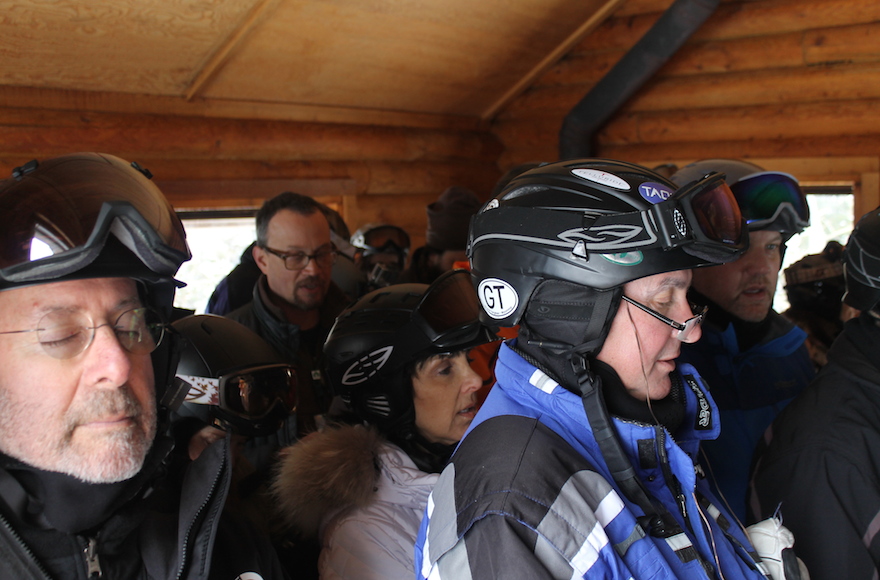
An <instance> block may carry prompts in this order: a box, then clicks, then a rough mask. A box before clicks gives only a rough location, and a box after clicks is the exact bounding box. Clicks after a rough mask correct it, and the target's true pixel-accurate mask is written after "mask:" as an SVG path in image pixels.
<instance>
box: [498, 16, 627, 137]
mask: <svg viewBox="0 0 880 580" xmlns="http://www.w3.org/2000/svg"><path fill="white" fill-rule="evenodd" d="M623 2H624V0H606V2H605V3H604V4H602V6H601V7H600V8H599V9H598V10H596V11H595V12H593V14H591V15H590V17H589V18H588V19H587V21H586V22H584V23H582V24H581V25H580V26H578V28H577V30H575V31H574V32H573V33H571V34H570V35H569V36H568V38H566V39H565V40H563V41H562V43H560V44H559V46H557V47H556V48H555V49H553V50H552V51H551V52H550V53H549V54H547V55H546V56H545V57H544V58H543V59H541V62H539V63H538V64H537V65H535V66H534V67H533V68H532V69H531V70H530V71H529V72H528V73H526V74H525V76H523V77H522V78H521V79H520V80H519V81H518V82H517V83H516V84H515V85H514V86H512V87H511V88H510V89H509V90H508V91H507V92H505V93H504V94H503V95H502V96H501V98H500V99H498V100H497V101H495V102H494V103H492V105H490V106H489V108H488V109H486V111H484V112H483V114H482V116H481V117H482V119H483V120H484V121H489V120H491V119H492V118H493V117H495V115H497V114H498V111H500V110H501V109H502V108H504V107H505V106H507V104H508V103H510V102H511V101H513V99H515V98H516V97H517V96H518V95H520V94H522V92H523V91H525V90H526V89H527V88H528V87H529V86H531V85H532V84H533V83H534V82H535V80H536V79H538V78H539V77H540V76H541V75H542V74H544V72H545V71H546V70H547V69H549V68H550V67H551V66H552V65H553V64H554V63H556V62H557V61H559V59H560V58H562V57H563V56H564V55H565V54H567V53H568V52H569V51H570V50H571V48H572V47H573V46H575V45H576V44H577V43H578V42H580V41H581V40H583V39H584V38H585V37H586V36H587V35H589V34H590V33H591V32H593V31H594V30H595V29H596V27H597V26H599V25H600V24H601V23H602V22H603V21H605V19H607V18H608V16H609V15H610V14H612V13H613V12H614V11H615V10H616V9H617V8H618V7H619V6H620V5H621V4H622V3H623Z"/></svg>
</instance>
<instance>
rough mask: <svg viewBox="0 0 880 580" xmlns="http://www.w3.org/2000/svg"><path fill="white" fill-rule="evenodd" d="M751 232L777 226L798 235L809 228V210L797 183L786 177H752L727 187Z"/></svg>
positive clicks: (773, 174) (778, 174)
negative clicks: (731, 192)
mask: <svg viewBox="0 0 880 580" xmlns="http://www.w3.org/2000/svg"><path fill="white" fill-rule="evenodd" d="M730 189H731V190H732V191H733V195H734V196H735V197H736V201H737V203H738V204H739V207H740V211H742V214H743V217H744V218H745V220H746V223H747V224H748V227H749V229H751V230H760V229H765V228H769V227H771V226H775V225H776V226H778V227H779V228H780V231H790V232H799V231H802V230H803V229H804V228H805V227H807V226H808V225H810V206H809V205H808V204H807V196H806V194H805V193H804V191H803V190H802V189H801V187H800V185H799V184H798V182H797V180H796V179H795V178H794V177H793V176H791V175H789V174H788V173H781V172H778V171H764V172H761V173H753V174H752V175H749V176H746V177H744V178H743V179H740V180H739V181H737V182H736V183H734V184H733V185H731V186H730Z"/></svg>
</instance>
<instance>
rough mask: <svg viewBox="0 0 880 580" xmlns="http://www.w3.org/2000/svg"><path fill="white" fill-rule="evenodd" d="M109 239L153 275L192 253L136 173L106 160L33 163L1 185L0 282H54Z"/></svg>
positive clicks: (166, 207) (169, 270)
mask: <svg viewBox="0 0 880 580" xmlns="http://www.w3.org/2000/svg"><path fill="white" fill-rule="evenodd" d="M110 233H112V234H114V235H115V236H116V238H118V239H119V240H120V241H121V242H122V243H123V244H124V245H125V246H126V247H127V248H128V249H129V250H131V251H132V252H133V253H134V254H135V255H136V256H137V257H138V258H139V259H140V260H141V261H142V262H143V263H144V264H145V265H146V266H147V267H148V268H149V269H150V270H151V271H153V272H155V273H156V274H158V275H160V276H168V277H171V276H173V275H174V274H175V273H176V272H177V269H178V268H179V266H180V264H181V263H182V262H184V261H186V260H188V259H189V258H190V257H191V255H190V252H189V248H188V247H187V245H186V234H185V233H184V230H183V226H182V225H181V223H180V220H179V219H178V218H177V215H176V214H175V213H174V210H173V209H172V208H171V206H170V204H169V203H168V201H167V200H166V199H165V197H164V196H163V195H162V193H161V192H160V191H159V189H158V188H157V187H156V186H155V185H153V184H152V182H150V181H149V180H148V178H147V177H146V174H145V173H143V170H141V169H140V168H139V167H137V166H135V165H134V164H132V165H128V164H126V163H125V162H123V161H122V160H121V159H118V158H115V157H113V156H110V155H98V154H77V155H69V156H65V157H59V158H56V159H52V160H50V161H47V162H46V163H44V164H43V165H40V164H38V163H37V162H36V161H32V162H30V163H29V164H27V165H26V166H24V167H21V168H18V169H17V170H16V172H14V178H13V179H8V180H6V181H5V182H0V281H6V282H12V283H28V282H37V281H44V280H51V279H54V278H59V277H62V276H65V275H67V274H71V273H74V272H76V271H78V270H80V269H82V268H83V267H85V266H87V265H88V264H90V263H91V262H92V261H93V260H94V259H95V258H96V257H97V256H98V255H99V254H100V253H101V250H102V248H103V247H104V244H105V242H106V240H107V236H108V235H109V234H110Z"/></svg>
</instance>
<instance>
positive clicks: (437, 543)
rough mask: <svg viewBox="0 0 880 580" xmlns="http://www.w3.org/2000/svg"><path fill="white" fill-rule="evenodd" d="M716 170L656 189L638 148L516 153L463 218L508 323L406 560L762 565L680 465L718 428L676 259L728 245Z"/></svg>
mask: <svg viewBox="0 0 880 580" xmlns="http://www.w3.org/2000/svg"><path fill="white" fill-rule="evenodd" d="M747 236H748V233H747V232H746V231H745V224H744V223H743V219H742V216H741V214H740V211H739V208H738V207H737V205H736V202H735V201H734V199H733V194H732V193H731V191H730V189H729V188H728V187H727V185H726V184H725V183H724V181H723V179H722V178H721V176H720V175H718V174H713V175H710V176H706V178H705V179H702V180H700V181H698V182H696V183H694V184H692V185H691V186H690V187H688V188H682V189H679V190H677V191H676V190H675V187H674V186H673V185H672V184H671V183H669V182H668V181H666V179H664V178H663V177H661V176H660V175H659V174H656V173H653V172H652V171H650V170H648V169H646V168H642V167H639V166H637V165H633V164H629V163H624V162H619V161H612V160H606V159H582V160H570V161H564V162H559V163H551V164H547V165H542V166H540V167H537V168H534V169H531V170H530V171H526V172H524V173H522V174H520V175H518V176H517V177H516V178H514V179H513V180H512V181H511V182H510V183H509V184H508V185H507V186H506V187H505V188H504V189H502V190H501V192H500V193H499V194H498V195H497V196H496V197H494V198H493V199H491V200H490V201H489V202H488V203H487V204H486V205H485V206H484V207H483V209H481V210H480V212H479V213H478V214H477V215H476V216H475V217H474V219H473V221H472V223H471V229H470V234H469V244H468V248H469V251H468V255H469V257H470V260H471V266H472V268H471V275H472V279H473V281H474V284H475V286H476V290H477V296H478V297H479V300H480V304H481V307H482V312H481V321H483V323H485V324H489V325H498V326H502V327H509V326H512V325H514V324H519V335H518V337H517V338H516V339H515V340H511V341H508V342H506V343H505V344H504V345H503V346H502V347H501V349H500V352H499V355H498V362H497V364H496V366H495V375H496V377H497V379H498V380H497V382H496V384H495V386H493V387H492V390H491V391H490V392H489V396H488V398H487V399H486V402H485V403H484V405H483V406H482V407H481V408H480V411H479V412H478V413H477V416H476V417H475V418H474V420H473V422H472V423H471V426H470V427H469V429H468V431H467V432H466V433H465V436H464V438H463V439H462V441H461V443H460V444H459V446H458V448H457V449H456V451H455V453H454V454H453V456H452V458H451V460H450V462H449V463H448V464H447V466H446V468H445V469H444V470H443V472H442V473H441V475H440V477H439V479H438V480H437V483H436V485H435V487H434V489H433V491H432V492H431V497H430V498H429V500H428V504H427V508H426V514H425V518H424V519H423V521H422V527H421V529H420V532H419V537H418V540H417V543H416V573H417V577H418V578H422V579H428V578H430V579H431V580H439V579H443V578H449V579H456V580H457V579H460V578H474V579H477V578H478V579H480V580H484V579H491V578H505V579H506V578H566V579H572V578H584V579H587V578H605V579H612V580H618V579H619V580H632V579H636V580H639V579H647V578H651V579H652V580H657V579H660V578H664V579H670V580H671V579H673V578H676V579H688V578H694V579H696V578H702V579H706V578H726V579H728V580H733V579H734V578H737V579H746V578H749V579H753V580H759V579H765V578H766V577H765V575H764V573H763V571H762V567H761V565H759V563H758V560H757V559H756V556H755V555H754V553H753V548H752V546H751V545H750V543H749V539H748V538H747V537H746V535H745V533H744V532H743V530H742V529H741V528H739V527H738V526H731V525H730V522H731V521H732V516H730V515H729V513H728V511H727V509H726V508H725V507H724V505H723V504H722V503H721V502H719V501H718V500H717V499H716V498H715V497H714V496H713V495H712V493H711V492H710V490H709V488H708V485H707V484H706V482H705V480H704V479H703V478H701V477H699V476H698V473H699V471H698V470H699V466H698V462H697V457H696V455H697V451H698V448H699V445H700V443H701V442H702V441H705V440H708V439H711V438H713V437H715V436H717V435H718V432H719V431H720V429H721V428H722V427H723V426H722V425H720V424H719V422H718V419H717V408H716V407H715V405H714V403H713V401H712V397H711V394H710V393H709V392H708V391H707V389H706V388H705V385H703V383H702V380H701V379H700V376H699V374H698V370H699V369H694V368H693V367H691V366H690V365H681V364H678V363H677V361H676V358H677V357H678V354H679V351H680V349H681V348H682V347H683V346H684V345H687V344H689V343H692V342H694V341H697V340H698V339H699V338H700V333H701V329H700V325H699V323H700V320H701V317H702V312H703V310H702V308H700V307H697V308H694V306H693V305H692V304H689V303H688V300H687V290H688V286H689V285H690V282H691V269H694V268H696V269H698V268H699V267H702V266H709V265H714V264H719V263H725V262H728V261H730V260H732V259H734V258H735V257H736V256H737V255H738V254H739V253H741V252H742V251H743V250H744V249H745V247H746V245H747Z"/></svg>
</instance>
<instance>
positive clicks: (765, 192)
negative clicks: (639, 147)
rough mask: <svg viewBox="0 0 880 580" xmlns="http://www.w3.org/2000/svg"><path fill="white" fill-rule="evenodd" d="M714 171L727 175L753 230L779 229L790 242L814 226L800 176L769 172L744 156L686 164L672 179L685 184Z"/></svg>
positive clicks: (747, 222) (726, 179)
mask: <svg viewBox="0 0 880 580" xmlns="http://www.w3.org/2000/svg"><path fill="white" fill-rule="evenodd" d="M713 171H716V172H719V173H723V174H724V175H725V176H726V177H725V181H727V184H728V185H729V186H730V189H731V191H733V195H734V197H736V201H737V204H739V209H740V211H741V212H742V214H743V218H745V220H746V224H747V225H748V228H749V231H758V230H773V231H778V232H781V233H782V239H783V241H788V239H789V238H791V236H793V235H795V234H799V233H801V232H802V231H804V229H805V228H806V227H807V226H809V225H810V206H809V205H808V204H807V196H806V195H805V194H804V192H803V190H802V189H801V187H800V184H799V183H798V181H797V179H796V178H795V177H794V176H793V175H790V174H788V173H784V172H782V171H765V170H764V168H762V167H760V166H759V165H755V164H754V163H751V162H749V161H743V160H741V159H703V160H701V161H695V162H694V163H691V164H689V165H686V166H684V167H682V168H681V169H679V170H678V171H676V172H675V173H674V174H672V176H671V177H670V179H671V180H672V181H673V182H674V183H676V184H677V185H679V186H683V185H685V184H687V183H690V182H692V181H694V180H696V179H700V178H701V177H702V176H704V175H706V174H708V173H711V172H713Z"/></svg>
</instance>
